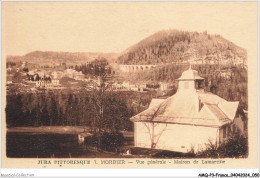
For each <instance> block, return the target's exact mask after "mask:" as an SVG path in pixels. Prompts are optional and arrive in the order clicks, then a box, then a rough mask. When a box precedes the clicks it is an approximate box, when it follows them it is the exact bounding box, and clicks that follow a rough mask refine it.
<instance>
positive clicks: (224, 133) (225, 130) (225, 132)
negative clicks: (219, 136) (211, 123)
mask: <svg viewBox="0 0 260 178" xmlns="http://www.w3.org/2000/svg"><path fill="white" fill-rule="evenodd" d="M226 137H227V128H226V127H223V138H226Z"/></svg>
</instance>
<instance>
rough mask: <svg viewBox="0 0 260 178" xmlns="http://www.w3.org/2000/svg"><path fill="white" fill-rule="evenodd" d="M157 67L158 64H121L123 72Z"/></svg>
mask: <svg viewBox="0 0 260 178" xmlns="http://www.w3.org/2000/svg"><path fill="white" fill-rule="evenodd" d="M154 67H156V65H120V70H121V71H123V72H136V71H143V70H148V69H151V68H154Z"/></svg>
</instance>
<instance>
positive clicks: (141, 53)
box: [117, 30, 247, 64]
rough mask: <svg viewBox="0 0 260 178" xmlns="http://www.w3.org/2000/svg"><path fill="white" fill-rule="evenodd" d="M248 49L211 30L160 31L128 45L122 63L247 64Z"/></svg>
mask: <svg viewBox="0 0 260 178" xmlns="http://www.w3.org/2000/svg"><path fill="white" fill-rule="evenodd" d="M246 59H247V54H246V50H245V49H243V48H241V47H238V46H236V45H235V44H233V43H232V42H230V41H228V40H226V39H224V38H223V37H221V36H219V35H210V34H207V32H203V33H198V32H185V31H178V30H167V31H160V32H157V33H155V34H153V35H152V36H149V37H148V38H146V39H144V40H142V41H140V42H139V43H137V44H136V45H134V46H132V47H130V48H128V49H127V50H126V51H125V52H123V53H122V54H121V55H120V56H119V57H118V60H117V62H118V63H120V64H162V63H172V62H174V63H176V62H188V61H200V62H201V63H211V64H212V63H215V64H218V63H220V64H239V63H245V62H246Z"/></svg>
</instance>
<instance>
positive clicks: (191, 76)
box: [177, 66, 204, 80]
mask: <svg viewBox="0 0 260 178" xmlns="http://www.w3.org/2000/svg"><path fill="white" fill-rule="evenodd" d="M203 79H204V78H202V77H200V76H199V74H198V71H196V70H192V69H191V66H190V68H189V69H188V70H186V71H184V72H183V73H182V74H181V77H180V78H178V79H177V80H203Z"/></svg>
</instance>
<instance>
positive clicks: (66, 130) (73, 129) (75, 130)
mask: <svg viewBox="0 0 260 178" xmlns="http://www.w3.org/2000/svg"><path fill="white" fill-rule="evenodd" d="M87 130H88V128H87V127H83V126H40V127H12V128H7V132H23V133H46V134H50V133H51V134H79V133H82V132H84V131H87Z"/></svg>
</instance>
